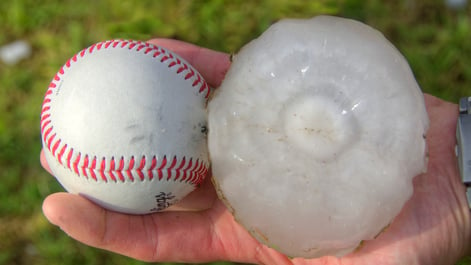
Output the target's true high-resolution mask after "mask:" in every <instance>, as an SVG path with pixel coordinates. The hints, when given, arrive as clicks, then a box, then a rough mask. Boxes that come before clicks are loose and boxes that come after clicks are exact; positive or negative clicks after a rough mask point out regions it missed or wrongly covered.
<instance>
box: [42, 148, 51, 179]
mask: <svg viewBox="0 0 471 265" xmlns="http://www.w3.org/2000/svg"><path fill="white" fill-rule="evenodd" d="M39 161H40V162H41V166H42V167H43V168H44V169H45V170H47V172H49V174H51V175H52V171H51V168H50V167H49V164H48V163H47V160H46V155H44V149H41V153H40V155H39Z"/></svg>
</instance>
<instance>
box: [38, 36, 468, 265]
mask: <svg viewBox="0 0 471 265" xmlns="http://www.w3.org/2000/svg"><path fill="white" fill-rule="evenodd" d="M150 42H151V43H154V44H158V45H160V46H163V47H167V48H168V49H171V50H173V51H175V52H176V53H177V54H180V55H181V56H182V57H184V58H185V59H186V60H187V61H189V62H190V64H192V65H193V66H194V67H195V68H196V69H198V70H199V71H200V73H201V74H202V75H203V76H204V77H205V79H206V80H207V82H208V83H209V84H210V85H211V86H212V87H218V86H219V84H220V82H221V81H222V79H223V78H224V75H225V73H226V71H227V69H228V68H229V65H230V62H229V56H228V55H227V54H224V53H220V52H215V51H212V50H208V49H204V48H200V47H197V46H194V45H191V44H187V43H183V42H180V41H175V40H168V39H156V40H151V41H150ZM425 100H426V104H427V111H428V113H429V117H430V120H431V127H430V130H429V132H428V134H427V142H428V148H429V165H428V172H427V173H426V174H422V175H419V176H417V177H415V179H414V194H413V196H412V198H411V199H410V200H409V201H408V202H407V203H406V205H405V206H404V208H403V209H402V211H401V213H400V214H399V215H398V216H397V217H396V218H395V220H394V221H393V223H392V224H391V225H390V226H389V227H388V228H387V229H386V231H384V232H383V233H382V234H381V235H379V236H378V237H377V238H376V239H375V240H370V241H366V242H365V243H364V244H363V246H362V247H361V248H360V249H359V250H357V251H356V252H354V253H352V254H349V255H347V256H345V257H343V258H340V259H338V258H335V257H322V258H319V259H312V260H307V259H301V258H294V259H288V258H287V257H286V256H284V255H283V254H280V253H278V252H277V251H275V250H273V249H270V248H268V247H266V246H264V245H261V244H259V243H258V242H257V241H256V240H255V239H254V238H252V237H251V236H250V235H249V234H248V233H247V232H246V231H245V230H244V229H243V228H242V227H241V226H240V225H239V224H238V223H236V222H235V221H234V219H233V217H232V215H231V214H230V213H229V212H228V211H227V210H226V208H225V206H224V205H223V203H222V202H221V201H220V200H219V199H218V198H217V196H216V192H215V190H214V188H213V186H212V184H211V182H210V180H209V178H208V179H207V180H206V181H205V182H204V183H203V184H202V186H201V187H200V188H199V189H197V190H195V191H194V192H193V193H191V194H190V195H189V196H188V197H186V198H185V199H184V200H183V201H181V202H180V203H178V204H177V205H174V206H172V207H171V208H170V209H169V210H168V211H165V212H161V213H155V214H151V215H142V216H134V215H125V214H121V213H116V212H112V211H108V210H105V209H103V208H101V207H99V206H97V205H95V204H94V203H92V202H90V201H88V200H87V199H85V198H83V197H80V196H78V195H73V194H68V193H56V194H52V195H50V196H49V197H47V198H46V199H45V201H44V204H43V211H44V214H45V215H46V217H47V218H48V219H49V221H50V222H51V223H53V224H55V225H58V226H59V227H60V228H61V229H62V230H64V231H65V232H66V233H67V234H69V235H70V236H71V237H73V238H75V239H77V240H78V241H81V242H83V243H85V244H87V245H90V246H93V247H97V248H102V249H107V250H110V251H113V252H117V253H120V254H123V255H127V256H130V257H133V258H136V259H140V260H145V261H176V262H192V263H195V262H208V261H214V260H231V261H238V262H247V263H260V264H375V265H376V264H453V263H454V262H456V261H457V259H459V258H460V257H462V256H463V255H465V254H467V253H468V252H469V247H470V239H471V238H470V235H471V227H470V225H471V219H470V211H469V208H468V205H467V201H466V197H465V191H464V186H463V185H462V184H461V181H460V178H459V174H458V169H457V162H456V158H455V154H454V146H455V126H456V119H457V114H458V113H457V106H456V105H454V104H451V103H447V102H445V101H442V100H440V99H438V98H435V97H433V96H430V95H426V96H425ZM41 162H42V165H43V166H44V167H45V168H46V169H47V170H49V169H48V166H47V163H46V161H45V159H44V155H43V153H41ZM84 213H86V214H84Z"/></svg>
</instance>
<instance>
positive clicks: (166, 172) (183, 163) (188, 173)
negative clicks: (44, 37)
mask: <svg viewBox="0 0 471 265" xmlns="http://www.w3.org/2000/svg"><path fill="white" fill-rule="evenodd" d="M111 48H122V49H124V48H128V49H129V50H134V51H136V52H142V53H144V54H148V55H149V56H152V57H153V58H155V59H156V60H158V61H159V62H160V63H164V64H166V65H167V66H168V68H175V69H176V74H177V75H181V76H182V77H183V78H184V80H188V81H189V82H191V86H192V87H196V88H197V89H198V93H205V95H204V97H205V99H207V98H208V97H209V94H210V87H209V86H208V85H207V83H206V82H205V81H204V79H203V78H202V77H201V75H199V74H198V73H197V72H196V71H195V70H194V69H193V68H192V67H191V66H189V65H188V64H186V63H184V62H182V61H181V60H180V59H179V58H176V57H175V56H174V55H173V54H172V53H171V52H168V51H167V50H165V49H163V48H161V47H158V46H155V45H152V44H149V43H146V42H141V41H131V40H110V41H105V42H100V43H97V44H94V45H92V46H90V47H89V48H86V49H84V50H82V51H80V52H79V53H77V54H76V55H74V56H73V57H72V58H71V59H69V60H68V61H67V62H66V63H65V64H64V66H62V67H61V68H60V70H59V71H58V72H57V74H56V75H55V76H54V78H53V79H52V81H51V83H50V84H49V87H48V90H47V91H46V95H45V97H44V101H43V105H42V110H41V121H40V123H41V135H42V140H43V142H44V146H45V147H46V148H47V149H48V150H49V152H50V153H51V154H52V156H54V158H55V159H56V160H57V162H59V163H60V164H61V165H62V166H64V167H67V168H68V169H69V170H71V171H72V172H74V173H75V174H76V175H78V176H82V177H84V178H86V179H92V180H94V181H99V180H101V181H104V182H108V181H112V182H118V181H119V182H126V181H131V182H134V181H136V180H139V181H144V180H153V179H158V180H167V181H172V180H173V181H180V182H186V183H190V184H192V185H198V184H200V183H201V182H202V181H203V180H204V178H205V176H206V175H207V173H208V165H207V164H206V163H205V162H204V161H200V160H199V159H195V160H193V159H192V158H190V159H187V158H186V157H182V158H177V157H176V156H173V157H167V156H163V157H162V158H157V157H156V156H153V157H145V156H143V157H141V158H137V157H134V156H132V157H130V158H125V157H120V158H115V157H111V158H106V157H101V158H98V157H96V156H90V155H88V154H82V153H81V152H79V151H77V150H75V149H74V148H73V147H70V146H68V144H66V143H63V142H62V140H61V139H60V137H59V136H58V135H57V133H56V132H55V131H54V126H53V124H52V120H51V114H50V110H51V106H50V104H51V102H52V99H51V95H52V94H53V93H54V90H55V89H56V88H57V87H58V84H57V82H60V81H61V76H62V75H64V73H65V71H64V67H65V68H70V67H71V66H72V65H73V63H75V62H77V61H78V60H80V58H83V57H84V56H85V55H87V54H91V53H93V52H95V51H98V50H101V49H111Z"/></svg>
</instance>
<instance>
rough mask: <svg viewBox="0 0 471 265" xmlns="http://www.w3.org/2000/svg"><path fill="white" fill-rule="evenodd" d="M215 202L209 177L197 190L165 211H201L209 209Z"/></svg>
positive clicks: (215, 197)
mask: <svg viewBox="0 0 471 265" xmlns="http://www.w3.org/2000/svg"><path fill="white" fill-rule="evenodd" d="M217 200H218V197H217V194H216V191H215V190H214V187H213V184H212V183H211V176H207V177H206V179H205V180H204V181H203V183H201V185H200V186H199V187H198V188H196V189H195V190H194V191H192V192H191V193H190V194H188V195H187V196H185V197H184V198H183V199H182V200H181V201H179V202H177V203H176V204H174V205H172V206H170V207H169V208H167V209H166V210H165V211H202V210H206V209H209V208H211V207H212V206H213V205H214V203H215V202H216V201H217Z"/></svg>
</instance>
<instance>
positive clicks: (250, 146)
mask: <svg viewBox="0 0 471 265" xmlns="http://www.w3.org/2000/svg"><path fill="white" fill-rule="evenodd" d="M208 110H209V150H210V155H211V161H212V170H213V175H214V182H215V185H216V188H217V190H218V193H219V195H220V197H221V198H222V199H223V200H224V202H225V203H226V205H227V206H228V207H229V208H230V209H231V210H232V211H233V214H234V216H235V218H236V219H237V220H238V221H239V222H240V223H241V224H242V225H243V226H244V227H245V228H246V229H247V230H248V231H249V232H250V233H251V234H252V235H254V236H255V237H256V238H257V239H258V240H259V241H261V242H262V243H265V244H267V245H268V246H271V247H273V248H275V249H277V250H279V251H281V252H283V253H285V254H287V255H289V256H292V257H319V256H323V255H337V256H341V255H344V254H347V253H349V252H351V251H353V250H354V249H355V248H357V247H358V246H359V244H360V243H361V241H363V240H369V239H373V238H374V237H375V236H377V235H378V234H379V233H380V232H381V231H382V229H384V227H386V226H387V225H388V224H389V223H390V222H391V221H392V219H393V218H394V217H395V216H396V215H397V214H398V213H399V211H400V210H401V208H402V206H403V205H404V203H405V202H406V201H407V200H408V199H409V198H410V196H411V195H412V191H413V187H412V179H413V177H414V176H416V175H418V174H420V173H422V172H424V171H425V169H426V146H425V145H426V143H425V133H426V131H427V128H428V117H427V113H426V110H425V105H424V98H423V94H422V92H421V90H420V88H419V86H418V85H417V83H416V81H415V79H414V76H413V74H412V72H411V70H410V67H409V65H408V63H407V62H406V60H405V59H404V57H403V56H402V55H401V54H400V53H399V52H398V51H397V49H396V48H394V46H393V45H392V44H391V43H389V42H388V41H387V40H386V39H385V38H384V37H383V35H382V34H381V33H379V32H378V31H376V30H374V29H372V28H370V27H369V26H366V25H364V24H362V23H359V22H356V21H353V20H348V19H343V18H337V17H329V16H319V17H315V18H313V19H307V20H295V19H287V20H282V21H280V22H278V23H276V24H274V25H273V26H271V27H270V28H269V29H268V30H267V31H266V32H264V33H263V34H262V35H261V36H260V37H259V38H258V39H256V40H253V41H252V42H250V43H249V44H247V45H246V46H245V47H244V48H242V49H241V51H240V52H239V53H238V54H237V55H236V56H235V58H234V61H233V63H232V66H231V67H230V69H229V72H228V73H227V75H226V78H225V80H224V82H223V84H222V85H221V87H220V88H219V90H218V91H217V92H216V94H215V95H214V97H213V99H212V100H211V101H210V103H209V105H208Z"/></svg>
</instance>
